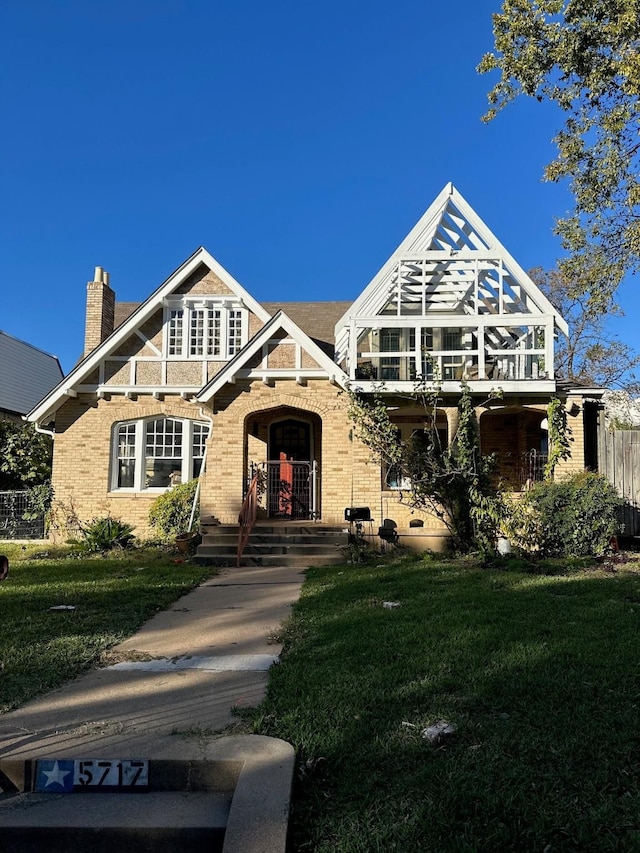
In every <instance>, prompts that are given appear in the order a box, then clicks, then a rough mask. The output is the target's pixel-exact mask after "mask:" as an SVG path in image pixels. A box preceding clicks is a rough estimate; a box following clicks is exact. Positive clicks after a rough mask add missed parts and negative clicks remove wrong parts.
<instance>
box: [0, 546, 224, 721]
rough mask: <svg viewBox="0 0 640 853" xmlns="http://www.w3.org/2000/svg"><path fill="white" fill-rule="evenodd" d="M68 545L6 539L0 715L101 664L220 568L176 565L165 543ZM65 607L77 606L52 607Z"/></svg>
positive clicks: (0, 591) (0, 593) (0, 601)
mask: <svg viewBox="0 0 640 853" xmlns="http://www.w3.org/2000/svg"><path fill="white" fill-rule="evenodd" d="M70 550H71V549H70V548H54V547H52V546H48V545H46V544H45V545H43V544H38V545H26V546H24V548H23V546H21V545H17V544H12V543H8V542H0V552H2V553H3V554H6V555H7V556H8V557H9V561H10V564H11V569H10V573H9V577H8V578H7V580H5V581H2V583H0V713H4V712H6V711H8V710H10V709H11V708H15V707H16V706H17V705H20V704H22V703H23V702H25V701H27V700H28V699H31V698H33V697H34V696H37V695H38V694H40V693H43V692H45V691H47V690H51V689H52V688H54V687H58V686H59V685H60V684H62V683H64V682H65V681H68V680H69V679H71V678H73V677H74V676H76V675H77V674H78V673H80V672H82V671H83V670H86V669H89V668H90V667H92V666H95V665H97V664H98V663H99V662H100V659H101V656H102V655H103V653H104V652H105V650H107V649H108V648H109V647H110V646H112V645H114V644H115V643H117V642H119V641H121V640H123V639H124V638H125V637H128V636H130V635H131V634H132V633H133V632H134V631H135V630H136V629H137V628H138V627H139V626H140V625H141V624H142V623H143V622H145V621H146V620H147V619H149V618H150V617H151V616H153V614H154V613H155V612H156V611H158V610H162V609H164V608H166V607H168V606H169V605H170V604H171V603H172V602H173V601H175V600H176V599H177V598H179V597H180V596H181V595H183V594H184V593H186V592H188V591H189V590H190V589H192V588H193V587H194V586H196V585H197V584H198V583H200V581H202V580H203V579H204V578H206V577H209V576H211V575H212V574H214V573H215V570H213V569H211V568H210V567H208V568H207V567H202V566H196V565H192V564H190V563H189V562H184V561H180V562H175V561H176V559H177V557H178V555H177V554H175V553H171V551H169V550H168V549H167V548H143V549H135V550H132V551H121V552H112V553H111V554H110V555H109V556H105V557H101V556H86V555H83V556H81V557H73V556H71V554H70ZM38 554H40V555H41V556H37V555H38ZM42 555H47V556H42ZM60 605H68V606H71V607H75V609H74V610H51V609H50V608H51V607H58V606H60Z"/></svg>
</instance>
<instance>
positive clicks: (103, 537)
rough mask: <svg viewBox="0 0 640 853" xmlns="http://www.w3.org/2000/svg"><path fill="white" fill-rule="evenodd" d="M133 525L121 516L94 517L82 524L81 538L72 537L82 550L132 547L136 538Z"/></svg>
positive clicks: (72, 540)
mask: <svg viewBox="0 0 640 853" xmlns="http://www.w3.org/2000/svg"><path fill="white" fill-rule="evenodd" d="M134 538H135V537H134V535H133V527H132V526H131V525H130V524H125V523H124V522H123V521H120V519H119V518H111V517H109V516H106V517H105V518H92V519H91V521H90V522H89V523H88V524H86V525H85V524H83V525H81V526H80V538H79V539H70V540H69V542H70V544H72V545H77V546H78V547H79V548H80V549H81V550H82V551H94V552H99V551H112V550H113V549H114V548H130V547H131V545H132V544H133V540H134Z"/></svg>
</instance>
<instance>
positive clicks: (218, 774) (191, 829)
mask: <svg viewBox="0 0 640 853" xmlns="http://www.w3.org/2000/svg"><path fill="white" fill-rule="evenodd" d="M83 758H85V759H86V758H87V756H86V755H85V756H83ZM294 764H295V754H294V750H293V747H292V746H291V744H289V743H286V742H285V741H283V740H279V739H278V738H271V737H265V736H263V735H240V736H237V737H224V738H220V739H219V740H217V741H214V742H213V743H211V744H210V751H209V755H208V757H207V759H206V760H193V759H190V760H184V761H179V760H163V759H159V760H158V759H151V761H150V768H149V777H150V784H151V787H152V789H153V793H149V794H147V795H145V794H143V795H135V794H134V795H132V794H83V793H81V794H68V795H62V796H61V795H59V794H55V793H54V794H37V793H34V779H35V770H36V759H27V760H17V759H0V789H1V790H2V791H3V792H4V793H3V794H0V837H4V838H5V840H6V841H8V842H9V844H10V847H9V849H11V850H12V851H14V853H21V851H32V850H38V849H40V847H39V845H40V844H41V843H42V840H43V838H44V837H45V836H47V837H49V839H50V841H49V843H48V844H47V846H48V847H49V848H50V849H53V850H67V849H72V848H71V847H70V846H69V845H70V844H71V842H72V841H73V845H72V846H75V845H76V844H80V846H82V845H83V844H85V843H86V842H87V841H88V840H89V839H91V838H93V839H94V844H93V845H92V846H94V849H100V850H102V849H105V850H116V849H125V848H124V847H122V848H121V847H120V846H119V845H120V844H122V843H124V844H125V847H129V846H133V849H138V848H137V847H136V846H135V844H136V843H139V840H140V838H141V836H142V837H144V836H146V838H147V842H148V843H149V844H150V845H151V846H149V847H148V848H147V847H146V846H145V850H146V849H149V850H165V849H167V846H166V844H167V843H171V840H172V839H174V840H175V839H177V838H178V837H180V836H181V835H182V836H184V837H186V836H188V835H189V833H192V834H193V833H196V835H195V836H193V838H194V841H195V840H196V839H201V837H202V833H203V832H206V833H209V834H211V838H212V839H213V837H214V835H215V834H216V833H217V835H220V834H221V833H222V832H224V844H223V847H222V853H285V850H286V843H287V826H288V820H289V805H290V798H291V784H292V780H293V770H294ZM152 779H153V782H151V780H152ZM203 792H219V793H220V794H221V795H222V796H223V800H222V801H221V800H220V796H218V797H217V798H216V797H211V798H210V800H208V801H207V802H208V806H207V803H205V804H204V805H203V801H202V795H203ZM87 796H88V797H89V802H90V806H91V809H90V813H89V811H88V809H86V808H83V807H80V808H79V805H80V802H81V800H80V798H86V797H87ZM159 796H160V797H165V798H167V797H168V799H166V802H164V803H163V804H158V803H155V807H156V808H160V809H161V812H162V819H161V821H160V822H159V823H158V824H157V825H155V824H154V823H153V822H152V823H151V824H147V823H146V822H144V821H143V820H142V817H141V813H140V812H139V811H136V809H135V808H132V809H128V808H126V807H125V804H126V806H127V807H128V806H130V805H132V804H135V805H136V806H137V804H138V803H140V804H141V806H142V807H143V808H145V807H146V806H147V805H149V806H150V805H151V803H152V799H151V798H153V797H155V798H157V797H159ZM190 796H191V797H192V798H193V807H192V808H191V809H190V808H189V797H190ZM132 797H133V800H132V799H131V798H132ZM177 799H179V801H180V802H179V803H178V805H179V808H178V807H176V808H175V809H174V803H176V802H177ZM225 799H226V802H227V806H225V805H224V800H225ZM229 799H230V804H229ZM145 800H146V801H145ZM203 808H204V809H205V812H204V813H203ZM227 808H228V813H227ZM207 809H208V811H206V810H207ZM145 817H146V815H145ZM142 827H147V829H143V828H142ZM43 833H44V835H43ZM96 833H99V835H100V838H101V841H100V844H98V845H97V847H95V843H96V841H95V839H96V838H97V836H96ZM110 839H111V840H110ZM112 841H113V842H114V843H113V844H112ZM145 843H146V842H145ZM176 843H177V842H176ZM56 845H57V846H56ZM100 845H102V846H100ZM105 845H106V846H105ZM215 849H220V848H219V847H217V846H216V847H215Z"/></svg>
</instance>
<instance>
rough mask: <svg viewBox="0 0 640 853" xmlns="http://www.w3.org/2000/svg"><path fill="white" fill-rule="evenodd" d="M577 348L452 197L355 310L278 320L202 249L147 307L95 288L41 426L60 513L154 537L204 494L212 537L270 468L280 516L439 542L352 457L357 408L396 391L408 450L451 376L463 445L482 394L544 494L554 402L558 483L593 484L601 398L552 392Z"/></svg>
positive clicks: (308, 310) (270, 510)
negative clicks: (175, 507) (196, 489)
mask: <svg viewBox="0 0 640 853" xmlns="http://www.w3.org/2000/svg"><path fill="white" fill-rule="evenodd" d="M567 333H568V329H567V325H566V323H565V321H564V320H563V318H562V317H561V316H560V315H559V314H558V312H557V311H556V310H555V309H554V308H553V306H552V305H551V304H550V303H549V301H548V300H547V299H546V297H545V296H544V295H543V294H542V293H541V292H540V290H539V289H538V288H537V287H536V286H535V285H534V283H533V282H532V280H531V279H530V278H529V276H528V275H527V274H526V273H525V272H524V271H523V270H522V269H521V267H520V266H519V265H518V264H517V263H516V261H515V260H514V259H513V258H512V257H511V255H510V254H509V253H508V252H507V251H506V249H505V248H504V247H503V246H502V245H501V244H500V242H499V241H498V240H497V238H496V237H495V236H494V235H493V234H492V232H491V231H490V230H489V229H488V228H487V226H486V225H485V224H484V223H483V222H482V220H481V219H480V218H479V217H478V216H477V214H476V213H475V212H474V211H473V210H472V209H471V208H470V207H469V205H468V204H467V203H466V202H465V200H464V199H463V198H462V196H461V195H460V194H459V193H458V192H457V190H456V189H455V188H454V187H453V186H452V185H451V184H449V185H447V186H446V187H445V188H444V190H443V191H442V192H441V193H440V195H439V196H438V197H437V199H436V200H435V201H434V202H433V204H432V205H431V206H430V207H429V209H428V210H427V212H426V213H425V214H424V216H423V217H422V218H421V219H420V221H419V222H418V223H417V225H416V226H415V227H414V228H413V230H412V231H411V232H410V234H409V235H408V236H407V237H406V238H405V239H404V240H403V241H402V243H401V244H400V246H399V247H398V249H397V250H396V251H395V252H394V253H393V255H392V256H391V257H390V258H389V260H388V261H387V262H386V263H385V264H384V266H383V267H382V269H381V270H380V272H379V273H378V274H377V275H376V276H375V277H374V278H373V280H372V281H371V282H370V283H369V284H368V285H367V286H366V287H364V289H363V290H362V292H361V293H360V295H359V296H358V297H357V299H356V300H355V302H353V303H348V302H305V303H302V302H301V303H263V304H260V303H258V302H257V301H256V300H255V299H254V298H253V297H252V296H251V295H250V294H249V293H248V292H247V291H246V290H245V289H244V288H243V287H242V286H241V285H240V284H239V283H238V282H237V281H236V280H235V279H234V278H233V277H232V276H231V275H230V274H229V273H228V272H227V271H226V270H224V269H223V268H222V267H221V266H220V264H219V263H218V262H217V261H216V260H215V259H214V258H213V257H212V256H211V255H210V254H209V253H208V252H207V251H206V250H205V249H203V248H200V249H198V250H197V251H196V252H195V253H194V254H193V255H192V256H191V257H190V258H188V259H187V260H186V261H185V262H184V263H183V264H182V265H181V266H180V267H179V268H178V269H177V270H176V271H175V272H174V273H172V274H171V275H170V276H169V278H168V279H167V280H166V281H165V282H164V283H163V284H161V285H160V287H159V288H158V289H157V290H156V291H155V292H154V293H152V294H151V295H150V296H149V297H148V299H146V301H145V302H143V303H142V304H140V305H134V304H131V303H125V304H122V305H117V304H116V303H115V295H114V292H113V290H111V288H110V287H109V283H108V276H107V274H106V273H105V272H104V271H103V270H102V269H101V268H97V269H96V275H95V280H94V281H93V282H89V284H88V299H87V326H86V337H85V354H84V358H83V360H82V361H81V362H80V363H79V364H78V365H77V367H76V368H75V369H74V370H73V371H72V372H71V373H70V374H69V376H67V377H66V378H65V379H64V381H63V382H61V383H60V384H59V385H58V386H57V387H56V388H55V389H54V390H53V391H52V392H51V393H49V394H48V395H47V396H46V397H45V398H44V399H43V400H42V401H41V402H40V403H39V404H38V405H37V406H36V407H35V408H34V409H33V411H32V412H31V413H30V415H29V418H30V420H32V421H33V422H35V423H37V424H39V425H40V426H42V427H48V428H50V427H51V426H52V425H54V424H55V442H54V463H53V483H54V488H55V495H56V500H57V502H58V504H59V507H61V508H63V509H67V510H69V509H71V508H73V510H74V511H75V512H76V513H77V515H78V517H79V518H80V519H82V520H86V519H89V518H91V517H92V516H96V515H103V514H105V513H107V512H109V513H111V514H112V515H114V516H116V517H120V518H122V519H124V520H126V521H128V522H130V523H133V524H134V525H135V526H136V529H137V532H138V533H140V534H144V533H145V532H146V531H147V514H148V511H149V507H150V505H151V503H152V501H153V500H154V498H155V497H156V496H157V495H158V494H159V493H161V492H163V491H164V490H166V489H167V488H168V487H169V486H170V485H171V484H172V483H176V482H178V481H180V480H182V481H185V480H188V479H190V478H192V477H197V476H201V512H202V515H203V517H209V516H211V517H214V518H216V519H218V520H219V521H220V522H222V523H235V522H236V521H237V517H238V511H239V510H240V507H241V504H242V500H243V495H244V493H245V490H246V487H247V483H248V480H249V477H250V474H251V472H252V471H253V470H256V469H258V468H262V469H263V470H264V471H265V472H266V474H267V477H266V485H267V488H266V494H265V496H264V497H263V507H262V513H263V515H265V516H269V517H276V518H290V517H292V518H305V519H311V520H314V519H319V520H322V521H323V522H333V523H335V522H343V520H344V512H345V508H346V507H349V506H368V507H370V508H371V511H372V514H373V515H374V517H375V518H376V519H378V520H379V522H381V521H382V519H391V520H392V521H393V522H395V524H396V525H397V528H398V532H400V533H402V532H403V531H405V530H406V531H407V532H408V531H409V522H410V521H411V520H412V518H415V517H416V516H417V517H419V518H422V519H423V520H424V528H423V529H422V533H423V534H424V535H426V536H427V537H428V536H430V535H432V536H440V535H441V534H442V526H441V524H440V523H439V522H438V521H437V520H436V519H434V518H432V517H430V516H429V515H428V514H426V513H415V514H412V512H411V510H410V509H409V508H408V507H407V506H406V505H405V504H403V503H402V502H401V500H400V486H401V485H402V484H401V483H398V482H397V480H396V479H395V478H394V474H393V471H384V470H381V468H380V466H379V465H377V464H375V463H373V462H372V461H371V459H370V457H369V453H368V451H367V449H366V448H365V447H364V446H363V445H362V444H361V443H360V442H359V441H357V440H356V439H354V436H353V430H352V425H351V424H350V422H349V420H348V418H347V415H346V407H347V398H346V395H345V394H343V393H341V392H342V390H343V389H344V388H345V387H346V386H347V385H348V384H349V383H352V384H354V385H357V386H359V387H360V388H362V389H363V390H364V391H365V392H367V391H372V390H373V389H374V387H375V386H376V383H381V382H383V383H384V385H385V390H384V394H386V395H387V397H388V399H389V408H390V411H391V412H392V417H393V420H394V421H395V422H396V423H397V425H398V429H399V430H400V431H401V433H402V435H403V436H405V437H409V436H410V435H411V433H412V431H413V430H416V429H420V427H421V425H422V424H423V423H424V413H423V412H422V411H421V410H420V408H419V407H417V406H416V405H415V404H412V402H411V400H410V399H407V397H406V396H402V394H403V393H406V392H410V391H411V390H412V389H413V386H414V380H415V378H416V377H417V376H425V377H427V378H429V377H431V376H435V375H436V374H437V375H438V376H439V377H440V381H441V393H440V397H441V401H442V403H441V405H440V406H439V409H438V418H439V428H440V430H441V434H442V436H443V437H446V438H447V440H450V439H451V437H452V436H453V435H454V433H455V430H456V426H457V416H458V415H457V401H458V398H459V394H460V381H461V380H462V379H465V380H466V381H467V382H468V385H469V387H470V389H471V392H472V394H473V397H474V400H475V401H476V404H477V408H476V411H477V416H478V421H479V430H480V440H481V447H482V451H483V452H485V453H494V452H495V453H496V454H497V456H498V460H499V468H500V474H501V475H502V477H503V478H504V479H505V480H506V481H507V482H509V483H510V484H511V487H512V488H513V489H514V490H517V489H521V488H523V487H524V485H525V484H526V483H527V481H531V480H535V479H539V478H540V476H541V471H542V467H543V464H544V461H545V458H546V457H545V452H546V442H547V431H546V417H547V405H548V402H549V400H550V398H551V397H552V396H553V395H559V396H561V397H562V398H563V399H564V400H565V402H566V408H567V412H568V422H569V427H570V436H571V448H572V455H571V459H569V460H567V461H565V462H564V463H562V464H561V465H559V466H558V469H557V473H558V475H561V474H563V473H567V472H570V471H572V470H581V469H583V468H584V467H585V465H586V466H588V467H594V466H595V459H594V458H593V454H594V452H595V451H594V450H593V448H594V447H595V442H594V441H592V440H591V439H589V437H588V435H587V438H588V440H587V442H586V443H585V425H586V431H587V433H589V431H590V429H591V427H592V426H593V425H595V418H594V416H593V412H592V410H594V407H595V406H597V400H598V396H599V394H598V392H597V391H585V390H580V389H572V388H570V387H566V386H565V387H559V386H558V383H556V380H555V378H554V372H553V357H554V340H555V337H556V335H557V334H567ZM427 355H428V357H427ZM497 389H501V391H502V397H501V399H499V400H495V399H494V400H493V401H490V400H489V397H490V395H491V393H492V392H494V391H496V390H497ZM205 456H206V463H205V461H204V460H205ZM423 542H429V539H428V538H427V539H426V540H425V539H423Z"/></svg>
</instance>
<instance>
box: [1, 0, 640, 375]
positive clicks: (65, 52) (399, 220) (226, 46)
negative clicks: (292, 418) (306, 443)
mask: <svg viewBox="0 0 640 853" xmlns="http://www.w3.org/2000/svg"><path fill="white" fill-rule="evenodd" d="M499 5H500V4H499V0H459V2H458V3H455V4H454V3H448V4H436V3H432V2H425V0H420V2H418V0H415V1H414V0H395V2H393V3H390V2H388V0H385V2H379V0H369V2H368V3H362V2H356V0H339V1H338V0H324V2H323V3H309V2H306V3H305V2H294V0H288V2H284V0H272V2H268V3H267V2H261V0H233V2H231V0H129V1H128V2H122V0H110V2H94V0H92V2H86V0H66V2H65V0H59V2H53V0H49V2H44V0H24V2H14V3H4V4H2V6H1V8H0V52H1V55H2V90H1V91H2V94H1V99H2V115H3V119H4V120H3V125H4V130H3V140H2V148H3V156H2V158H1V165H0V169H1V178H0V180H1V186H2V192H1V193H0V232H1V234H2V250H1V252H0V287H1V294H2V298H1V300H0V329H3V330H4V331H6V332H8V333H10V334H12V335H15V336H16V337H19V338H21V339H23V340H26V341H28V342H30V343H32V344H34V345H36V346H39V347H41V348H42V349H44V350H46V351H47V352H51V353H53V354H55V355H57V356H58V357H59V358H60V361H61V363H62V367H63V369H64V370H65V372H68V371H69V370H70V369H71V368H72V366H73V364H74V363H75V361H76V360H77V358H78V357H79V355H80V354H81V351H82V345H83V336H84V309H85V295H86V283H87V281H88V280H89V279H90V278H92V277H93V269H94V267H95V266H97V265H100V266H103V267H104V268H105V269H106V270H108V271H109V273H110V274H111V285H112V287H113V288H114V290H115V291H116V297H117V299H118V300H122V301H141V300H143V299H144V298H146V296H148V295H149V293H150V292H151V291H152V290H154V289H155V288H156V287H157V286H158V285H159V284H160V283H161V282H162V281H163V280H164V279H165V278H166V277H167V276H168V275H169V274H170V273H171V272H172V271H173V270H174V269H175V268H176V267H178V266H179V265H180V264H181V263H182V261H183V260H184V259H185V258H186V257H188V256H189V255H190V254H191V253H192V252H193V251H194V250H195V249H196V248H197V247H198V246H200V245H204V246H205V247H206V248H207V249H208V250H209V251H210V252H211V253H212V254H213V255H214V256H215V257H216V258H217V260H218V261H219V262H220V263H221V264H222V265H223V266H224V267H226V268H227V269H228V270H229V272H230V273H231V274H232V275H234V276H235V277H236V278H237V279H238V280H239V281H240V283H241V284H242V285H243V286H244V287H246V288H247V290H249V292H250V293H251V294H252V295H253V296H255V297H256V298H257V299H258V300H262V299H264V300H269V301H275V300H278V299H282V300H298V299H302V300H304V299H314V300H316V299H352V298H355V297H356V296H357V295H358V293H359V292H360V290H361V289H362V288H363V287H364V286H365V285H366V284H367V283H368V282H369V280H370V279H371V277H372V276H373V275H374V274H375V272H376V271H377V270H378V269H379V267H380V266H381V265H382V263H383V262H384V261H385V260H386V258H387V257H388V256H389V255H390V254H391V252H392V251H393V250H394V249H395V248H396V246H397V245H398V243H399V242H400V241H401V239H402V238H403V237H404V236H405V234H406V233H407V232H408V231H409V229H410V228H411V227H412V226H413V224H414V223H415V222H416V221H417V219H418V218H419V217H420V216H421V214H422V213H423V212H424V210H425V209H426V208H427V207H428V205H429V204H430V202H431V201H432V200H433V198H434V197H435V196H436V195H437V193H438V192H439V191H440V190H441V189H442V187H443V186H444V185H445V184H446V183H447V182H448V181H453V183H454V184H455V185H456V187H457V188H458V190H459V191H460V192H461V193H462V194H463V196H465V198H466V199H467V201H468V202H469V203H470V204H471V205H472V206H473V207H474V208H475V209H476V211H477V212H478V214H479V215H480V216H481V217H482V218H483V219H484V220H485V222H486V223H487V224H488V225H489V227H490V228H491V229H492V230H493V231H494V233H495V234H496V235H497V236H498V238H499V239H500V240H501V241H502V242H503V243H504V244H505V246H506V247H507V248H508V249H509V251H510V252H511V253H512V254H513V255H514V256H515V257H516V259H517V260H518V261H519V262H520V263H521V265H522V266H524V267H525V269H529V268H530V267H533V266H538V265H542V266H545V267H551V266H553V264H554V260H555V258H556V257H557V256H558V255H559V253H560V249H559V244H558V241H557V239H556V238H555V237H554V236H553V233H552V229H553V223H554V218H555V217H558V216H562V215H563V214H564V213H565V212H566V210H567V209H568V208H569V206H570V197H569V195H568V192H567V189H566V187H564V186H556V185H552V184H546V183H543V182H542V181H541V175H542V169H543V166H544V164H545V163H546V162H548V161H549V160H550V159H551V157H552V156H553V151H554V148H553V145H552V143H551V138H552V136H553V133H554V130H555V129H557V127H558V126H559V116H558V115H557V113H556V112H555V110H554V109H553V108H552V107H550V106H547V105H539V104H537V103H534V102H527V101H522V102H519V103H516V104H514V105H513V106H512V107H511V108H510V109H508V110H507V111H505V112H504V113H503V114H502V115H500V116H499V117H498V118H497V119H496V120H495V121H494V122H492V123H491V124H490V125H484V124H482V122H481V121H480V117H481V115H482V114H483V112H484V110H485V106H486V92H487V91H488V89H489V88H490V86H491V81H492V78H490V77H489V76H487V75H485V76H483V77H481V76H479V75H478V74H477V73H476V71H475V67H476V65H477V63H478V62H479V60H480V58H481V56H482V54H483V53H484V52H485V51H487V50H489V49H490V48H491V45H492V36H491V13H492V12H495V11H497V10H498V8H499ZM631 296H632V291H631V288H630V287H627V288H626V289H625V290H624V291H623V294H622V301H623V307H624V308H625V310H626V313H627V315H629V314H631V313H633V307H634V306H633V300H632V298H631ZM631 322H632V320H631V318H629V317H627V319H626V321H622V322H619V323H618V328H619V329H620V330H621V333H622V336H623V337H626V338H627V339H629V330H630V329H631ZM630 342H633V341H632V340H631V341H630Z"/></svg>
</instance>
